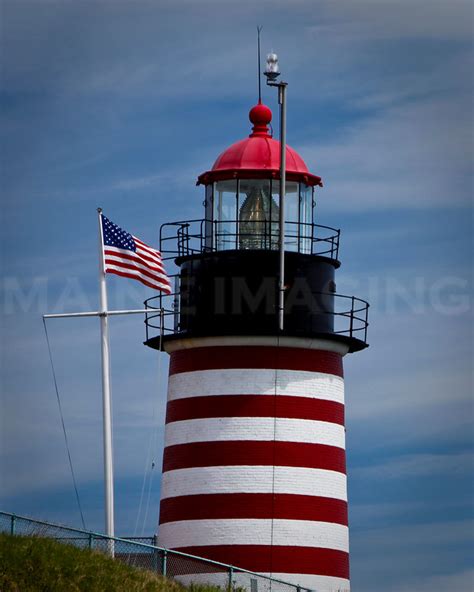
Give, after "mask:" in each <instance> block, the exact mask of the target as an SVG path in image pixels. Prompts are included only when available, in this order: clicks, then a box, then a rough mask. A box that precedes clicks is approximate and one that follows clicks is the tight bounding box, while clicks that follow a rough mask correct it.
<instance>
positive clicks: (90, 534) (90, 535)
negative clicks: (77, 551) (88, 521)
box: [89, 532, 93, 549]
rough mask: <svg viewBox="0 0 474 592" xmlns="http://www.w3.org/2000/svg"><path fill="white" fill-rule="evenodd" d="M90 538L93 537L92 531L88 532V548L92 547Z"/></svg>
mask: <svg viewBox="0 0 474 592" xmlns="http://www.w3.org/2000/svg"><path fill="white" fill-rule="evenodd" d="M92 539H93V535H92V532H90V533H89V549H92Z"/></svg>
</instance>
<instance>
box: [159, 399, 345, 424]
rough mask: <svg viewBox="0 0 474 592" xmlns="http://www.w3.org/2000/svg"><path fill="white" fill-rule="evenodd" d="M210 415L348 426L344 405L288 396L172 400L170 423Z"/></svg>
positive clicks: (168, 411)
mask: <svg viewBox="0 0 474 592" xmlns="http://www.w3.org/2000/svg"><path fill="white" fill-rule="evenodd" d="M208 417H209V418H210V417H281V418H293V419H311V420H317V421H327V422H330V423H336V424H339V425H344V405H342V404H341V403H336V402H334V401H327V400H321V399H311V398H310V397H288V396H284V395H280V396H278V397H275V396H273V395H220V396H216V395H214V396H212V397H206V396H204V397H200V396H196V397H190V398H188V399H177V400H175V401H168V405H167V410H166V423H171V422H173V421H182V420H188V419H202V418H208Z"/></svg>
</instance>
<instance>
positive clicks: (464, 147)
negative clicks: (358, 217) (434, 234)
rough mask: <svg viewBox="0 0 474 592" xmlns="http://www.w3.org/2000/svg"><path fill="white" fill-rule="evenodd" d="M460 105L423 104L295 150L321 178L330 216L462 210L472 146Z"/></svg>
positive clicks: (458, 101) (388, 112) (377, 117)
mask: <svg viewBox="0 0 474 592" xmlns="http://www.w3.org/2000/svg"><path fill="white" fill-rule="evenodd" d="M467 113H469V108H467V105H466V103H465V102H464V100H463V99H462V98H459V99H456V100H454V99H450V100H442V99H431V98H430V99H426V100H423V101H418V102H415V103H409V104H407V105H401V106H397V107H393V108H389V109H387V110H384V111H382V112H378V113H376V114H375V115H372V116H369V117H368V118H366V119H363V120H361V121H359V122H358V123H356V124H352V125H351V126H350V127H349V128H348V129H347V130H345V131H342V132H340V133H339V137H337V138H336V139H335V140H333V141H330V142H327V143H325V144H323V145H318V146H314V145H313V146H311V145H306V146H299V151H300V153H301V154H304V155H305V160H306V162H307V164H308V166H309V168H310V169H311V170H320V171H321V170H322V171H325V173H324V182H325V187H324V189H323V190H322V194H323V195H324V200H325V202H326V203H327V204H330V206H327V207H331V209H334V210H336V211H342V210H344V211H348V210H349V211H351V210H357V211H364V210H368V209H375V210H381V209H393V210H396V209H402V208H408V209H424V208H432V207H448V206H449V207H450V208H453V207H468V205H469V203H470V199H471V197H470V189H469V188H470V179H471V163H472V156H473V142H472V135H471V133H470V130H469V127H468V126H466V114H467Z"/></svg>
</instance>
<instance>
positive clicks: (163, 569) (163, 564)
mask: <svg viewBox="0 0 474 592" xmlns="http://www.w3.org/2000/svg"><path fill="white" fill-rule="evenodd" d="M167 558H168V552H167V551H166V549H163V555H162V558H161V573H162V574H163V576H166V568H167V563H168V562H167Z"/></svg>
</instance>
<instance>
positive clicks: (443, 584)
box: [396, 569, 474, 592]
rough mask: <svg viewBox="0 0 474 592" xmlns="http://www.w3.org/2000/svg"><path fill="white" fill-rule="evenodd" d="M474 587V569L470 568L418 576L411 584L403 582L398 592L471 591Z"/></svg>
mask: <svg viewBox="0 0 474 592" xmlns="http://www.w3.org/2000/svg"><path fill="white" fill-rule="evenodd" d="M473 588H474V570H472V569H469V570H466V571H461V572H459V573H454V574H442V575H436V576H429V577H423V578H418V579H417V580H416V581H414V582H413V583H410V584H401V587H398V588H397V589H396V592H435V591H438V590H439V591H440V592H441V591H442V590H452V591H453V592H454V591H456V592H470V591H471V590H472V589H473Z"/></svg>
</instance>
